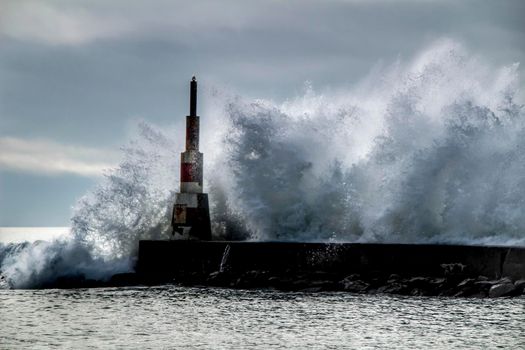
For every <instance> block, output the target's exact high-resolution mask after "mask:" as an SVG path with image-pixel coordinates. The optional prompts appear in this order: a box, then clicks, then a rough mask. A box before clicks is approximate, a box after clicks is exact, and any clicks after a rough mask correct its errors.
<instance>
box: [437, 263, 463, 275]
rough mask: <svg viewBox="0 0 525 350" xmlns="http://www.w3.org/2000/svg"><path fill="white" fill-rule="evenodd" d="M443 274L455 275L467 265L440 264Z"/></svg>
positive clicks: (461, 271) (460, 272)
mask: <svg viewBox="0 0 525 350" xmlns="http://www.w3.org/2000/svg"><path fill="white" fill-rule="evenodd" d="M440 266H441V268H442V269H443V273H444V274H445V276H455V275H460V274H462V273H463V271H464V270H465V268H466V267H467V265H464V264H461V263H451V264H441V265H440Z"/></svg>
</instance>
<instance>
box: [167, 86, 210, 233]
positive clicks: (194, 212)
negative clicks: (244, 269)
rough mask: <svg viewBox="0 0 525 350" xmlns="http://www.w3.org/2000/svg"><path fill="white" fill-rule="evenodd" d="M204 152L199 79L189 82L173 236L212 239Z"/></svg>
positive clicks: (173, 215) (173, 220)
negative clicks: (183, 146) (198, 89)
mask: <svg viewBox="0 0 525 350" xmlns="http://www.w3.org/2000/svg"><path fill="white" fill-rule="evenodd" d="M202 178H203V155H202V153H201V152H199V117H198V116H197V80H196V79H195V77H193V78H192V79H191V82H190V115H188V116H186V149H185V151H184V152H182V153H181V161H180V192H179V193H177V194H176V199H175V204H174V205H173V214H172V219H171V226H172V227H173V236H177V234H179V235H180V236H179V238H183V239H184V238H185V239H198V240H211V226H210V210H209V205H208V194H207V193H204V192H203V182H202Z"/></svg>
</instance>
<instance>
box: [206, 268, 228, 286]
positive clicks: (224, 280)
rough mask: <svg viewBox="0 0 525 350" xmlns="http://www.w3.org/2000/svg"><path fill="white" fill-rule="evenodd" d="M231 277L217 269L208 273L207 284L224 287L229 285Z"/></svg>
mask: <svg viewBox="0 0 525 350" xmlns="http://www.w3.org/2000/svg"><path fill="white" fill-rule="evenodd" d="M230 281H231V278H230V277H229V276H228V274H227V273H226V272H221V271H215V272H212V273H210V274H209V275H208V278H207V279H206V284H208V285H210V286H216V287H224V286H227V285H229V282H230Z"/></svg>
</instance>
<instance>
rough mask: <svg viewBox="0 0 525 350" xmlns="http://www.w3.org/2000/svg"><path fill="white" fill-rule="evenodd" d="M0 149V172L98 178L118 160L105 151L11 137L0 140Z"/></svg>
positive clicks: (111, 153)
mask: <svg viewBox="0 0 525 350" xmlns="http://www.w3.org/2000/svg"><path fill="white" fill-rule="evenodd" d="M0 149H1V150H2V152H1V153H0V169H3V170H9V169H11V170H17V171H24V172H31V173H37V174H48V175H58V174H64V173H65V174H74V175H81V176H88V177H92V176H101V175H102V174H103V172H104V170H107V169H109V168H111V167H114V166H115V165H116V159H118V157H117V154H115V152H111V151H107V150H101V149H93V148H86V147H79V146H68V145H63V144H58V143H56V142H52V141H49V140H24V139H19V138H14V137H0Z"/></svg>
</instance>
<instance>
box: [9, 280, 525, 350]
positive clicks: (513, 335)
mask: <svg viewBox="0 0 525 350" xmlns="http://www.w3.org/2000/svg"><path fill="white" fill-rule="evenodd" d="M0 311H1V317H0V330H1V331H0V348H2V349H48V348H62V349H96V348H106V349H282V348H286V349H525V299H524V298H514V299H462V298H455V299H452V298H425V297H395V296H386V295H354V294H348V293H317V294H304V293H284V292H278V291H271V290H257V291H255V290H249V291H248V290H230V289H214V288H186V287H184V288H183V287H177V286H160V287H140V288H95V289H70V290H56V289H55V290H0Z"/></svg>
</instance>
